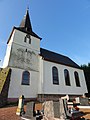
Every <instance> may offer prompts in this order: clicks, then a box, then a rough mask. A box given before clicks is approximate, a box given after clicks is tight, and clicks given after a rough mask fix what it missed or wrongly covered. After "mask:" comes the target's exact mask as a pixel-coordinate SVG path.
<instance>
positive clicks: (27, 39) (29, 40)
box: [24, 34, 31, 44]
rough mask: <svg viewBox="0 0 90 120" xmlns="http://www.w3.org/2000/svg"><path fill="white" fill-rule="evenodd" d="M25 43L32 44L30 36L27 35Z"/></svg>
mask: <svg viewBox="0 0 90 120" xmlns="http://www.w3.org/2000/svg"><path fill="white" fill-rule="evenodd" d="M24 42H26V43H27V42H28V43H29V44H31V37H30V35H28V34H27V35H26V36H25V38H24Z"/></svg>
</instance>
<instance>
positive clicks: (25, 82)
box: [22, 71, 30, 85]
mask: <svg viewBox="0 0 90 120" xmlns="http://www.w3.org/2000/svg"><path fill="white" fill-rule="evenodd" d="M29 84H30V73H29V72H28V71H24V72H23V74H22V85H29Z"/></svg>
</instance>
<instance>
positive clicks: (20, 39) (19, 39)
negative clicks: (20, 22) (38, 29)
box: [13, 30, 40, 53]
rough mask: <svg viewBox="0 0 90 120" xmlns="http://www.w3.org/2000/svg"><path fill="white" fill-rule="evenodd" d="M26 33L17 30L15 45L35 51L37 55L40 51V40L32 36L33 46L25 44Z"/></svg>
mask: <svg viewBox="0 0 90 120" xmlns="http://www.w3.org/2000/svg"><path fill="white" fill-rule="evenodd" d="M25 36H26V33H24V32H21V31H18V30H15V37H14V40H13V41H14V43H16V44H18V45H20V46H23V47H26V48H27V49H28V48H29V49H33V50H34V51H35V52H36V53H38V52H39V51H40V39H38V38H35V37H33V36H31V44H29V43H28V42H27V43H25V42H24V38H25Z"/></svg>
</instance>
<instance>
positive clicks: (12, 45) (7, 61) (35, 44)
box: [3, 29, 40, 68]
mask: <svg viewBox="0 0 90 120" xmlns="http://www.w3.org/2000/svg"><path fill="white" fill-rule="evenodd" d="M25 36H26V33H24V32H21V31H19V30H16V29H14V31H13V33H12V36H11V38H10V40H9V43H8V45H7V50H6V55H5V58H4V63H3V67H4V68H5V67H7V66H10V67H11V66H12V67H16V66H15V65H14V64H13V59H12V58H14V60H15V57H16V54H17V49H23V50H24V51H25V50H26V49H27V50H29V51H31V52H32V51H33V53H35V54H36V55H38V53H39V52H40V39H38V38H35V37H33V36H31V44H29V43H28V42H27V43H26V42H24V38H25ZM13 53H14V56H12V54H13ZM34 57H35V56H34ZM37 61H38V60H37ZM33 62H34V64H35V63H36V61H35V59H33ZM25 67H26V66H25Z"/></svg>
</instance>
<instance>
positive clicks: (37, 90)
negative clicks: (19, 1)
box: [3, 10, 87, 101]
mask: <svg viewBox="0 0 90 120" xmlns="http://www.w3.org/2000/svg"><path fill="white" fill-rule="evenodd" d="M40 41H41V38H40V37H39V36H38V35H37V34H36V33H34V32H33V30H32V26H31V21H30V16H29V11H28V10H27V11H26V14H25V16H24V18H23V20H22V21H21V24H20V26H19V27H13V30H12V32H11V34H10V37H9V39H8V41H7V50H6V55H5V58H4V62H3V68H6V67H9V68H10V69H11V77H10V84H9V89H8V100H9V101H10V100H16V99H18V98H19V97H20V96H21V95H24V97H25V98H26V99H32V100H38V99H41V100H48V99H57V98H59V97H61V96H65V95H69V96H70V97H75V96H82V95H83V94H85V93H87V87H86V82H85V77H84V73H83V70H82V69H81V68H80V67H79V66H78V65H77V64H76V63H75V62H74V61H72V60H71V59H70V58H69V57H67V56H64V55H61V54H57V53H55V52H53V51H49V50H46V49H44V48H41V47H40Z"/></svg>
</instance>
